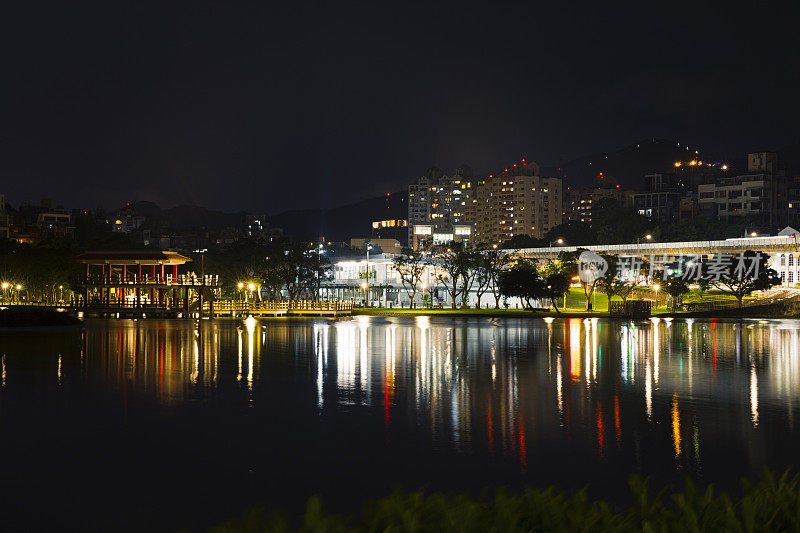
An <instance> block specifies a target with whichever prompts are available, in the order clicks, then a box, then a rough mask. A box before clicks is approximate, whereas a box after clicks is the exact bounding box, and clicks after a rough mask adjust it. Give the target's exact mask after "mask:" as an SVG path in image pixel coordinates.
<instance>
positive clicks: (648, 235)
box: [644, 233, 653, 241]
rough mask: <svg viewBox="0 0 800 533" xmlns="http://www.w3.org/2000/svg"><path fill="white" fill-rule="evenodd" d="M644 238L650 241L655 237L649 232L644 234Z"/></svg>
mask: <svg viewBox="0 0 800 533" xmlns="http://www.w3.org/2000/svg"><path fill="white" fill-rule="evenodd" d="M644 238H645V239H647V240H648V241H649V240H650V239H652V238H653V236H652V235H650V234H649V233H648V234H647V235H645V236H644Z"/></svg>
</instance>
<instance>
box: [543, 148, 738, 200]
mask: <svg viewBox="0 0 800 533" xmlns="http://www.w3.org/2000/svg"><path fill="white" fill-rule="evenodd" d="M694 158H698V159H702V160H706V161H709V162H711V163H717V162H725V163H728V165H729V167H730V168H733V167H732V166H731V165H735V164H739V165H741V164H740V163H736V162H732V161H721V160H720V159H719V157H717V156H715V155H714V154H708V153H704V152H703V150H701V149H700V148H697V147H687V146H685V145H684V144H678V142H677V141H670V140H665V139H648V140H644V141H640V142H637V143H633V144H631V145H629V146H626V147H624V148H621V149H619V150H614V151H609V152H600V153H596V154H591V155H586V156H583V157H579V158H576V159H573V160H571V161H568V162H566V163H564V164H563V165H561V166H560V167H559V166H550V167H542V169H541V172H542V175H549V176H557V177H561V178H563V179H564V183H565V184H566V185H569V186H570V187H588V186H591V185H592V180H593V179H594V178H595V177H596V176H597V175H598V174H599V173H600V172H602V173H603V175H605V176H611V177H613V178H614V179H615V180H616V181H617V183H619V184H620V185H621V186H622V187H624V188H626V189H640V188H641V187H642V183H643V177H644V175H645V174H649V173H653V172H666V171H669V170H670V169H672V168H673V166H674V164H675V162H676V161H688V160H691V159H694ZM741 159H742V162H743V160H744V154H742V158H741Z"/></svg>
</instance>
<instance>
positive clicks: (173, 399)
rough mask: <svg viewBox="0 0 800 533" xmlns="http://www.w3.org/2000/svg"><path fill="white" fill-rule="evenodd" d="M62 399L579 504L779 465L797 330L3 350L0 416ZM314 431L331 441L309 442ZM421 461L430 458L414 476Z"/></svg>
mask: <svg viewBox="0 0 800 533" xmlns="http://www.w3.org/2000/svg"><path fill="white" fill-rule="evenodd" d="M65 335H66V334H65ZM79 388H82V390H85V391H88V392H87V393H86V397H87V398H89V399H91V401H98V402H106V401H108V395H112V396H114V395H116V396H117V397H119V398H120V399H121V400H122V402H123V403H124V405H125V413H126V416H127V413H128V405H129V403H130V404H133V403H135V402H148V403H149V404H155V405H156V406H158V407H159V408H170V409H172V410H171V411H170V412H171V413H172V415H173V416H175V417H176V418H177V419H180V417H182V416H184V413H185V412H186V409H187V406H190V405H198V404H199V405H201V406H202V405H206V404H209V405H214V406H216V407H215V409H219V410H220V411H221V412H222V413H223V416H224V417H227V416H228V415H230V414H232V413H239V412H242V411H246V412H249V413H255V414H256V415H257V416H260V417H261V418H256V419H245V420H244V421H240V420H238V419H237V420H236V422H232V423H231V424H232V427H231V428H228V429H230V430H231V431H230V435H231V437H230V438H231V439H232V446H235V447H236V448H237V449H238V448H247V447H249V446H252V447H253V449H255V450H259V449H260V448H262V447H264V446H266V445H267V443H268V444H269V445H270V446H279V445H280V440H281V438H285V436H281V435H280V434H278V433H277V432H276V431H275V429H274V428H276V427H277V428H282V427H291V428H292V429H291V434H292V435H297V439H298V441H305V440H308V441H309V442H311V443H313V444H310V446H312V445H313V446H314V447H324V448H325V449H326V450H327V451H329V452H330V454H331V455H334V456H337V455H338V456H343V455H347V454H348V453H349V450H350V448H351V447H352V448H353V450H357V451H353V452H352V455H348V457H349V462H348V468H350V469H352V470H353V471H355V472H356V475H358V476H370V475H371V474H372V473H373V470H374V468H375V466H374V463H371V462H370V461H368V460H366V459H365V457H366V455H365V454H368V453H369V452H370V451H374V453H375V454H376V455H380V457H381V461H389V460H392V459H390V458H393V459H394V460H396V461H400V459H399V458H402V457H414V458H415V460H413V461H412V460H409V462H407V463H402V465H401V466H398V467H397V471H398V472H402V473H403V474H402V475H403V476H405V478H404V479H405V481H406V482H407V483H410V484H418V485H427V486H431V483H434V485H435V480H432V479H431V477H430V472H431V471H432V470H436V469H437V468H441V469H443V470H442V471H445V470H446V469H447V468H451V469H455V470H458V471H462V470H461V469H466V470H464V474H463V477H460V478H459V479H460V481H459V482H460V483H465V484H468V483H474V484H475V485H477V486H478V487H481V486H484V485H487V484H492V483H498V484H506V481H507V480H508V479H511V478H509V476H510V475H511V474H509V472H513V475H515V476H518V478H514V479H518V480H519V481H520V482H523V481H525V482H535V483H543V482H563V483H572V482H574V483H575V484H576V485H577V486H583V485H584V484H585V483H587V482H590V481H592V482H597V481H596V480H598V479H605V478H620V479H623V478H624V477H625V476H626V475H627V474H628V473H629V472H631V471H634V470H641V471H643V472H644V473H646V474H649V473H651V472H662V473H663V472H664V471H669V472H675V473H680V474H681V475H682V474H683V473H691V474H695V475H698V476H708V477H709V478H711V479H717V478H719V477H724V476H729V477H730V478H732V480H733V481H732V483H734V484H735V483H737V479H738V477H739V476H740V475H744V474H752V473H754V472H758V471H760V469H761V467H762V465H771V466H773V467H776V468H779V469H782V468H783V467H784V466H786V465H788V464H789V463H791V462H793V461H794V449H795V448H796V446H797V445H800V434H798V432H796V431H795V427H794V426H795V425H794V420H795V418H796V415H795V412H796V409H797V405H798V402H797V401H796V399H797V396H798V394H800V325H798V322H796V321H788V320H787V321H758V320H746V321H736V322H723V321H716V320H710V321H702V320H691V319H690V320H672V321H667V320H659V319H652V320H644V321H630V322H623V321H609V320H598V319H585V320H584V319H575V318H568V319H555V320H554V319H548V320H541V319H506V320H493V319H484V318H471V319H464V318H439V317H421V316H420V317H413V318H377V317H374V318H369V317H358V318H354V319H352V320H339V321H323V320H318V321H315V320H310V321H277V320H255V319H248V320H247V321H224V320H219V321H214V320H201V321H129V320H119V321H107V322H101V321H97V322H89V323H87V325H86V327H85V329H84V331H83V332H78V333H75V334H72V336H64V335H61V336H55V337H52V338H50V337H47V336H42V337H41V338H37V337H31V336H14V335H7V334H6V335H2V336H0V406H6V407H5V411H2V412H4V413H6V416H7V414H8V407H7V406H9V405H19V402H17V403H16V404H15V403H14V400H15V399H20V398H31V397H32V394H33V393H32V392H31V391H36V396H35V398H36V401H37V402H46V401H52V402H53V403H54V404H58V405H61V403H60V402H61V399H62V398H63V397H65V396H59V395H66V394H68V393H70V391H72V393H74V391H75V390H78V389H79ZM97 391H101V392H102V394H103V396H102V398H99V394H100V393H98V392H97ZM65 405H68V404H65ZM75 408H77V407H75ZM157 412H158V411H157ZM256 415H254V416H256ZM331 421H333V424H332V425H333V426H334V427H335V428H336V429H335V433H336V432H339V431H341V433H342V435H341V437H340V436H339V435H338V433H336V434H329V433H324V431H323V430H322V429H321V428H324V427H328V426H326V424H328V423H329V422H331ZM237 424H238V425H237ZM249 424H250V425H252V428H251V426H250V425H249ZM264 428H270V429H269V431H267V430H265V429H264ZM339 428H347V429H346V430H345V429H341V430H340V429H339ZM239 434H241V435H242V436H241V437H239V436H237V435H239ZM244 435H246V438H245V436H244ZM278 437H281V438H278ZM339 438H341V439H345V440H346V444H343V443H342V442H340V441H339V440H338V439H339ZM298 441H293V442H294V444H293V445H294V446H298V444H297V442H298ZM276 442H277V444H276ZM186 445H187V446H190V445H194V443H186ZM287 446H288V445H287ZM365 450H368V451H365ZM389 450H390V451H389ZM292 453H293V450H290V451H286V450H282V451H281V453H279V454H277V455H275V456H274V457H273V456H264V457H263V458H261V457H262V456H260V455H254V456H255V457H259V459H257V460H256V459H252V457H251V458H250V462H251V463H254V462H255V463H257V462H258V461H264V462H268V464H269V465H270V466H269V468H265V470H269V469H270V468H271V469H272V470H273V471H274V470H275V469H279V467H280V468H285V469H286V470H287V471H288V470H292V471H302V470H303V468H305V465H306V462H307V461H309V460H310V459H309V457H311V456H312V455H313V454H311V453H308V452H307V453H300V452H297V454H296V457H295V458H294V459H292V457H294V456H293V455H292ZM425 453H429V454H434V457H435V458H434V459H430V461H429V462H428V463H425V466H423V465H422V463H421V462H420V461H421V460H420V459H419V455H420V454H425ZM359 454H360V455H359ZM275 457H280V458H282V459H280V460H285V461H286V465H285V466H283V465H276V462H278V459H276V458H275ZM287 457H288V458H289V459H286V458H287ZM235 460H236V459H235V458H234V459H231V461H234V462H235ZM270 461H271V462H270ZM415 461H416V462H415ZM449 461H453V462H449ZM456 465H458V466H456ZM317 468H322V469H323V470H322V472H323V475H324V473H325V470H324V468H333V467H332V466H325V467H319V466H318V467H317ZM248 469H250V466H249V463H248V466H247V469H245V470H248ZM248 471H249V470H248ZM447 471H450V470H447ZM501 474H502V476H501ZM398 475H400V474H398ZM445 477H446V476H443V477H442V478H441V479H445ZM436 479H439V478H436Z"/></svg>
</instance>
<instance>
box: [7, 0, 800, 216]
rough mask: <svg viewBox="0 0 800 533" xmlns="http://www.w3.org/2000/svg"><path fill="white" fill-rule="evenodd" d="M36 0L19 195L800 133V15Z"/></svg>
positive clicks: (22, 93)
mask: <svg viewBox="0 0 800 533" xmlns="http://www.w3.org/2000/svg"><path fill="white" fill-rule="evenodd" d="M14 4H16V5H15V6H12V7H9V6H5V7H4V8H3V10H2V13H0V46H2V79H1V80H0V102H2V103H1V104H0V105H1V106H2V107H0V109H2V113H1V114H0V180H1V181H0V192H5V193H6V195H7V200H8V201H9V202H10V203H12V204H13V205H17V204H19V203H20V202H21V201H28V200H38V199H39V198H41V197H50V198H53V199H54V200H55V201H56V202H61V203H64V204H65V205H67V206H69V207H78V206H81V207H95V206H106V207H116V206H118V205H120V204H121V203H122V202H124V201H127V200H152V201H155V202H158V203H160V204H162V205H164V206H169V205H174V204H183V203H189V204H198V205H203V206H206V207H210V208H216V209H222V210H239V209H245V210H250V211H256V212H267V213H270V214H271V213H275V212H277V211H281V210H283V209H287V208H294V207H315V206H335V205H340V204H343V203H347V202H349V201H352V200H356V199H361V198H364V197H368V196H371V195H374V194H378V193H381V192H385V191H388V190H398V189H400V188H403V187H405V186H406V185H407V184H408V182H410V181H412V180H413V179H416V178H417V177H418V176H419V175H420V174H421V173H422V172H424V170H425V169H426V168H427V167H428V166H430V165H433V164H436V165H439V166H441V167H444V168H452V167H455V166H456V165H458V164H460V163H462V162H466V163H469V164H471V165H472V166H473V167H474V168H475V169H476V170H478V171H487V170H491V169H496V168H498V167H500V166H501V165H504V164H506V162H508V161H511V160H516V159H518V158H519V157H526V158H528V159H529V160H534V161H538V162H540V163H542V164H545V165H547V164H554V163H556V162H557V161H559V160H560V159H562V158H564V159H569V158H571V157H575V156H580V155H584V154H587V153H592V152H598V151H603V150H612V149H616V148H619V147H622V146H624V145H627V144H630V143H632V142H635V141H636V140H638V139H643V138H648V137H660V138H669V139H679V140H681V141H684V142H687V143H690V144H692V145H698V146H702V147H705V148H706V149H709V150H721V151H724V152H725V153H728V154H730V153H742V154H743V153H744V152H745V151H747V150H749V149H777V148H780V147H781V146H784V145H787V144H792V143H797V142H798V139H800V134H798V119H800V105H799V104H798V98H800V60H798V49H799V48H800V44H799V43H800V41H799V40H798V37H797V26H798V16H797V15H798V12H797V9H796V8H772V7H763V5H762V3H752V4H750V5H748V6H747V7H741V8H739V7H735V6H732V5H730V4H724V3H719V5H718V7H716V8H701V7H699V6H698V5H693V4H687V5H679V4H675V3H670V2H655V3H653V2H640V3H639V4H638V5H635V6H632V7H624V8H623V7H615V6H614V5H612V3H610V2H594V3H593V4H591V7H585V6H578V5H577V4H575V5H572V3H570V2H559V4H563V7H557V8H555V7H548V8H540V7H537V4H538V3H537V2H520V3H516V2H491V3H488V2H487V3H485V4H478V3H469V2H461V3H458V4H439V5H436V6H432V5H430V4H428V3H419V4H411V3H405V2H402V3H401V2H398V3H395V4H390V3H383V2H369V3H364V4H356V3H350V2H336V3H331V4H328V5H327V7H326V6H325V5H317V4H314V3H310V2H307V3H306V2H285V3H282V6H275V5H271V3H268V2H265V1H260V2H254V3H252V4H247V3H245V2H218V3H212V2H200V1H193V2H186V3H181V2H159V3H152V4H149V3H146V2H130V3H124V2H113V1H112V2H108V1H106V2H99V3H96V4H86V3H78V2H76V3H73V2H54V3H52V4H46V3H36V2H15V3H14ZM698 4H699V3H698ZM787 4H788V2H787ZM788 9H792V11H789V10H788Z"/></svg>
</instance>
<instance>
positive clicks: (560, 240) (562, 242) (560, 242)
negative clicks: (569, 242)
mask: <svg viewBox="0 0 800 533" xmlns="http://www.w3.org/2000/svg"><path fill="white" fill-rule="evenodd" d="M556 242H557V243H558V244H564V239H558V240H557V241H556Z"/></svg>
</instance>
